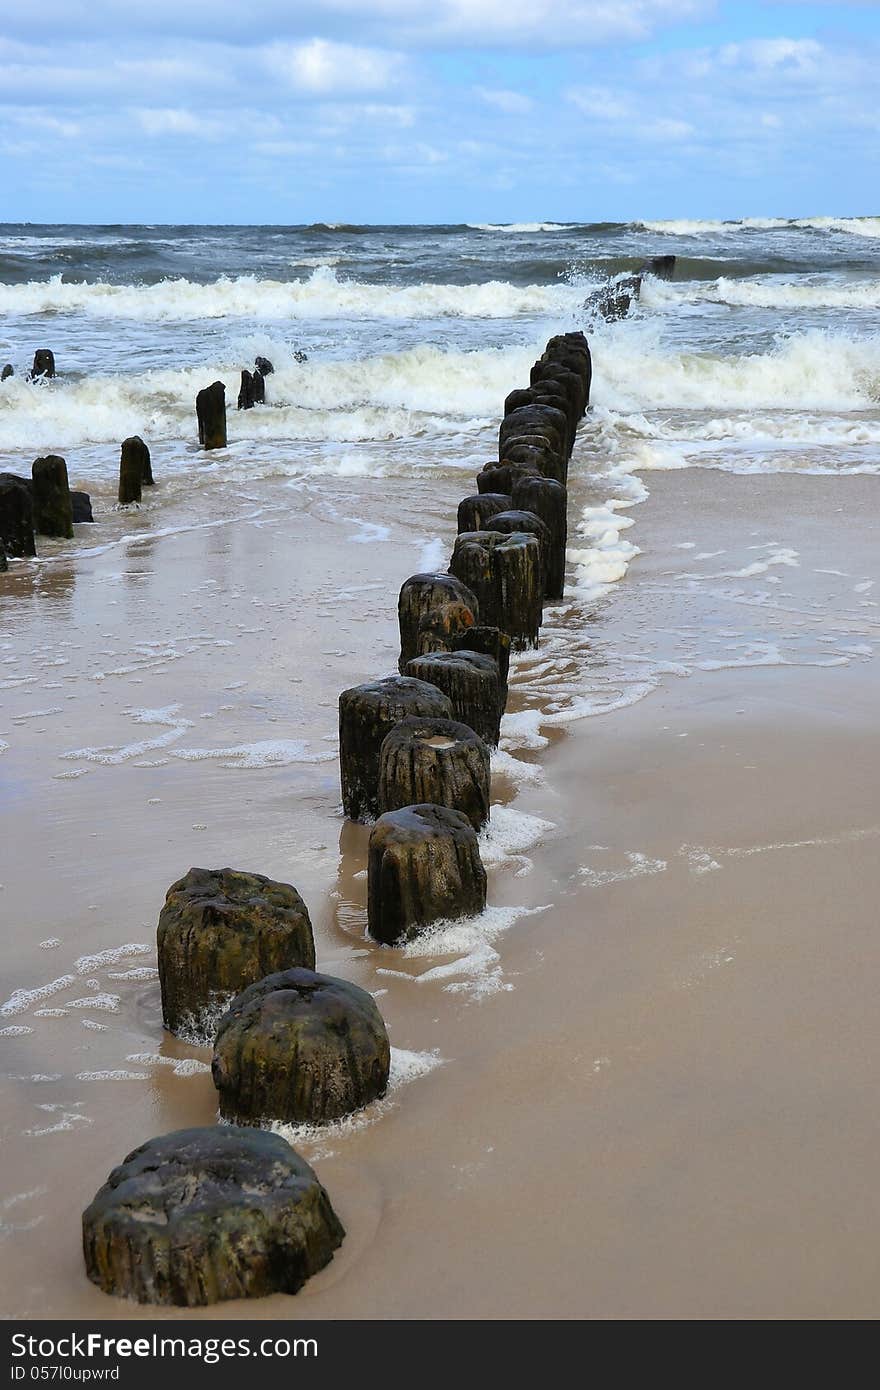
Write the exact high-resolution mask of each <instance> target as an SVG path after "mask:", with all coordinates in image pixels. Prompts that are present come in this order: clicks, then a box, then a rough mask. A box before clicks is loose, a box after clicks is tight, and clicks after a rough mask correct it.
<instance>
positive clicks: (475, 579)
mask: <svg viewBox="0 0 880 1390" xmlns="http://www.w3.org/2000/svg"><path fill="white" fill-rule="evenodd" d="M590 379H591V359H590V351H589V347H588V344H587V341H586V339H585V338H584V336H583V334H580V333H569V334H562V335H559V336H557V337H554V338H551V340H550V341H549V342H548V344H547V347H546V350H545V352H544V353H543V354H542V356H541V357H540V358H539V360H538V361H537V362H536V363H535V364H534V366H533V368H532V370H531V373H530V381H529V385H528V386H527V387H523V388H521V389H517V390H515V391H513V392H511V394H510V395H509V396H508V397H507V400H506V401H505V406H504V418H503V420H502V423H501V426H500V429H499V436H498V459H497V460H493V461H492V462H490V463H487V464H486V466H485V467H484V468H483V469H482V470H481V472H480V474H479V475H478V477H477V491H476V492H475V493H473V494H471V495H470V496H468V497H466V498H464V499H463V500H462V501H461V502H460V504H459V507H458V518H457V521H458V535H457V538H456V541H455V545H454V549H453V553H452V556H451V560H450V564H449V570H448V572H446V573H432V574H418V575H413V576H412V577H411V578H409V579H407V580H406V581H405V583H404V584H403V586H402V588H401V591H400V595H399V600H398V620H399V627H400V657H399V661H398V671H397V673H395V674H393V675H387V676H385V677H383V678H380V679H378V680H374V681H369V682H367V683H365V684H363V685H359V686H355V687H353V688H351V689H349V690H345V691H343V692H342V694H341V696H340V700H339V733H340V774H341V788H342V804H343V809H344V812H345V814H346V816H348V817H349V818H351V819H352V820H357V821H363V822H373V824H372V828H371V831H370V841H369V856H368V884H367V890H368V891H367V897H368V903H367V920H368V930H369V933H370V935H371V936H372V937H373V938H374V939H375V940H377V941H379V942H382V943H386V944H387V945H389V946H395V945H402V944H404V943H405V942H406V941H407V940H409V939H411V938H412V937H415V936H418V935H419V934H421V933H423V932H425V931H429V930H430V929H431V928H432V927H433V926H434V925H435V924H436V923H437V922H438V921H441V920H445V919H450V918H451V919H455V918H460V917H464V916H472V915H475V914H477V913H479V912H480V911H481V910H482V909H483V908H484V907H485V904H486V890H487V882H486V873H485V869H484V867H483V864H482V862H481V857H480V849H479V839H478V835H479V832H480V830H481V829H482V828H483V827H484V826H485V825H486V824H487V822H488V820H489V816H490V753H491V749H492V748H493V747H496V746H497V744H498V741H499V737H500V725H501V719H502V716H503V714H504V710H505V708H506V704H507V690H508V666H509V660H510V653H511V650H522V649H525V648H527V647H530V646H534V645H536V644H537V642H538V637H539V629H540V624H541V619H542V613H543V606H544V604H545V602H547V601H553V600H557V599H559V598H561V597H562V595H563V586H564V575H565V547H566V524H567V520H566V519H567V505H566V499H567V491H566V488H567V478H568V464H569V459H570V457H571V452H572V447H573V443H574V439H575V433H576V430H577V427H578V423H579V421H580V419H581V417H582V416H583V414H584V411H585V410H586V407H587V404H588V401H589V392H590ZM218 385H219V386H220V388H221V390H220V391H219V392H218V391H217V389H216V387H217V386H218ZM199 401H201V403H202V404H201V407H200V405H199ZM221 404H222V411H223V417H224V421H223V423H224V434H225V393H222V383H215V385H214V386H213V387H209V388H208V389H207V393H206V392H200V393H199V398H198V399H197V414H198V419H199V428H200V437H201V440H202V443H203V445H204V446H205V447H212V444H211V442H210V441H211V438H212V437H213V436H212V434H211V430H212V428H213V427H214V426H215V425H216V420H217V416H218V414H219V407H220V405H221ZM141 442H142V441H141ZM144 447H145V446H144ZM134 453H136V451H133V456H134ZM140 459H141V467H143V457H142V456H140ZM60 462H61V463H63V460H61V461H60ZM132 467H134V465H132ZM39 471H40V473H41V474H42V470H39ZM53 476H55V477H56V481H59V480H60V478H61V474H60V470H58V469H57V467H56V469H55V471H54V474H53ZM64 480H65V482H66V470H65V473H64ZM141 481H142V482H143V481H144V478H143V473H141ZM34 482H36V474H35V479H34ZM157 955H158V966H159V980H160V990H161V996H162V1014H163V1022H164V1025H165V1027H166V1029H168V1031H169V1032H171V1033H173V1034H176V1035H177V1036H179V1037H181V1038H183V1039H185V1040H187V1041H193V1040H201V1041H203V1042H204V1041H207V1042H211V1043H213V1049H214V1051H213V1060H212V1067H211V1071H212V1078H213V1081H214V1085H215V1087H216V1090H217V1094H218V1104H219V1113H220V1117H221V1119H222V1120H223V1121H225V1123H223V1124H220V1125H215V1126H208V1127H199V1128H194V1129H187V1130H179V1131H176V1132H175V1133H173V1134H168V1135H164V1136H161V1137H159V1138H155V1139H151V1140H148V1141H147V1142H146V1143H144V1144H141V1145H140V1146H139V1147H138V1148H136V1149H135V1150H134V1151H133V1152H132V1153H130V1154H129V1155H128V1156H127V1157H126V1158H125V1159H124V1160H123V1162H122V1163H121V1164H120V1165H119V1166H118V1167H116V1168H115V1169H114V1170H113V1171H112V1172H111V1174H110V1176H109V1178H108V1179H107V1182H106V1183H105V1184H104V1185H103V1186H102V1187H101V1188H100V1190H99V1191H98V1193H97V1194H96V1196H95V1198H94V1199H93V1201H92V1202H91V1203H90V1204H89V1206H88V1207H87V1208H86V1210H85V1212H84V1213H83V1252H84V1259H85V1267H86V1273H87V1274H88V1277H89V1278H90V1279H91V1280H92V1281H93V1283H95V1284H97V1285H98V1287H99V1288H101V1289H103V1290H104V1291H105V1292H107V1293H110V1294H115V1295H120V1296H125V1297H129V1298H134V1299H136V1300H138V1301H140V1302H144V1303H153V1304H174V1305H179V1306H196V1305H204V1304H208V1303H214V1302H217V1301H219V1300H222V1299H231V1298H252V1297H258V1296H261V1295H265V1294H270V1293H277V1292H284V1293H295V1292H296V1291H297V1290H298V1289H299V1288H300V1287H301V1286H302V1284H303V1283H304V1282H305V1281H306V1280H307V1279H308V1278H309V1277H310V1276H311V1275H312V1274H314V1273H315V1272H317V1271H318V1270H319V1269H321V1268H323V1266H324V1265H326V1264H327V1263H328V1262H329V1260H330V1259H332V1256H333V1252H334V1250H335V1249H336V1248H337V1247H338V1246H339V1244H340V1243H341V1241H342V1239H343V1238H344V1234H345V1233H344V1230H343V1228H342V1225H341V1223H340V1221H339V1219H338V1217H337V1216H336V1214H335V1212H334V1210H333V1208H332V1206H331V1203H330V1199H329V1197H328V1195H327V1193H326V1191H325V1190H324V1188H323V1187H322V1186H321V1184H320V1182H319V1181H318V1178H317V1177H316V1175H315V1173H314V1172H313V1171H312V1169H311V1168H310V1167H309V1165H308V1164H307V1163H306V1162H305V1161H304V1160H303V1159H302V1158H301V1157H300V1155H298V1154H297V1153H296V1152H295V1151H294V1150H293V1149H292V1148H291V1147H290V1145H289V1144H288V1143H287V1142H286V1141H285V1140H284V1139H283V1138H281V1136H280V1135H278V1134H277V1133H273V1132H271V1130H270V1129H269V1128H268V1126H270V1125H272V1124H275V1125H277V1124H284V1123H303V1122H305V1123H309V1124H316V1123H319V1124H320V1123H326V1122H328V1121H332V1120H336V1119H340V1118H342V1117H344V1116H346V1115H349V1114H351V1113H353V1112H355V1111H357V1110H358V1109H360V1108H362V1107H363V1106H365V1105H367V1104H369V1103H370V1102H371V1101H373V1100H375V1099H377V1098H379V1097H380V1096H382V1095H383V1094H384V1093H385V1090H386V1088H387V1085H388V1080H389V1074H390V1063H391V1049H390V1044H389V1039H388V1033H387V1030H386V1027H385V1023H384V1021H383V1019H382V1016H381V1014H380V1011H379V1009H378V1007H377V1005H376V1002H375V1000H374V999H373V997H372V996H371V995H370V994H369V993H368V992H367V991H365V990H363V989H361V988H359V987H358V986H356V985H353V984H351V983H349V982H347V981H344V980H340V979H336V978H334V977H332V976H329V975H324V974H319V973H318V972H317V971H316V969H315V966H316V953H315V941H314V933H313V930H312V924H311V921H310V918H309V913H308V909H307V907H306V905H305V903H304V902H303V900H302V898H301V897H300V895H299V893H298V892H297V891H296V889H295V888H294V887H293V886H292V885H290V884H286V883H281V882H278V881H274V880H271V879H267V878H265V877H263V876H262V875H259V874H253V873H247V872H243V871H240V870H234V869H228V868H227V869H199V868H193V869H190V870H189V871H188V873H186V874H185V875H184V877H183V878H182V879H180V880H178V882H176V883H175V884H173V885H172V886H171V888H170V889H169V890H168V893H167V894H166V899H165V904H164V906H163V908H162V911H161V913H160V917H159V925H158V931H157Z"/></svg>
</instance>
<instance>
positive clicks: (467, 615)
mask: <svg viewBox="0 0 880 1390" xmlns="http://www.w3.org/2000/svg"><path fill="white" fill-rule="evenodd" d="M473 626H474V614H473V610H472V609H471V608H469V607H468V605H467V604H466V603H444V604H443V606H442V607H441V608H432V609H431V611H430V613H426V614H425V616H424V617H423V618H420V619H419V630H418V634H417V636H416V655H417V656H426V655H427V654H428V652H448V651H449V650H450V648H451V646H452V643H453V641H454V640H455V639H456V638H457V637H461V636H463V635H465V636H466V635H467V633H468V632H470V630H471V628H472V627H473Z"/></svg>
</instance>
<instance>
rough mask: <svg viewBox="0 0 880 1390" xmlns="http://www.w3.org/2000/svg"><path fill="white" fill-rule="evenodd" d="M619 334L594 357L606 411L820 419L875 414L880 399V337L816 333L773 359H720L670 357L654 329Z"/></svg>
mask: <svg viewBox="0 0 880 1390" xmlns="http://www.w3.org/2000/svg"><path fill="white" fill-rule="evenodd" d="M620 327H621V328H622V329H623V331H622V332H620V333H618V334H616V335H614V336H613V337H610V338H609V339H608V340H607V342H604V343H602V344H601V348H597V350H596V352H595V356H594V372H593V388H592V398H593V401H594V403H595V405H596V406H597V407H599V408H600V409H603V408H604V409H610V410H612V411H615V412H624V413H630V412H638V411H644V410H645V409H647V408H656V407H660V408H664V407H668V408H672V409H675V410H683V409H684V410H687V409H691V408H695V409H700V410H705V409H709V410H711V411H712V412H713V414H717V412H718V411H719V410H730V409H733V410H755V409H758V410H761V409H767V408H771V409H777V410H787V411H792V410H807V411H811V412H813V413H815V412H816V411H818V410H823V411H827V410H831V411H834V410H843V411H848V410H860V409H862V410H863V409H865V408H870V407H874V406H875V405H876V403H877V398H878V395H880V335H876V334H875V335H869V334H865V335H861V336H859V337H852V336H848V335H847V334H846V333H843V332H823V331H822V330H820V329H811V330H808V331H804V332H802V333H797V334H794V335H792V336H791V337H789V338H784V339H781V340H780V341H779V342H778V344H777V345H776V346H775V347H774V348H773V349H772V350H771V351H770V352H755V353H741V354H736V353H731V354H728V355H724V356H722V355H720V354H718V353H709V352H674V351H670V350H669V348H668V346H667V345H665V344H664V343H663V341H662V338H661V336H660V334H659V332H658V329H657V327H656V325H654V324H650V323H645V322H642V323H632V324H623V325H620ZM597 423H599V420H598V419H597ZM634 423H635V424H636V425H638V421H637V420H636V421H635V422H634ZM645 424H646V425H647V422H645ZM648 428H649V429H650V426H648Z"/></svg>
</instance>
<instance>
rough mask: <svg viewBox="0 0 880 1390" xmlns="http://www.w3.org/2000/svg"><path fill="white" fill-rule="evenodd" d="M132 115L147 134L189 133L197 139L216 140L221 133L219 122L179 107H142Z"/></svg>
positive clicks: (221, 128)
mask: <svg viewBox="0 0 880 1390" xmlns="http://www.w3.org/2000/svg"><path fill="white" fill-rule="evenodd" d="M134 115H135V119H136V120H137V122H138V124H139V125H140V127H141V130H143V131H144V132H145V134H147V135H158V136H161V135H189V136H193V137H195V138H196V139H198V140H216V139H217V138H218V137H219V136H221V135H222V134H223V127H222V126H221V125H220V123H219V122H217V121H215V120H211V119H209V118H206V117H204V116H197V115H195V114H194V113H193V112H192V111H185V110H183V109H182V108H180V107H177V108H170V107H165V108H155V107H143V108H141V109H140V110H137V111H135V113H134Z"/></svg>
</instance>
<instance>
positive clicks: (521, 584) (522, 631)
mask: <svg viewBox="0 0 880 1390" xmlns="http://www.w3.org/2000/svg"><path fill="white" fill-rule="evenodd" d="M449 568H450V571H451V573H452V574H454V575H455V576H456V577H457V578H458V579H460V580H461V582H462V583H463V584H466V585H467V586H468V588H469V589H473V591H474V593H475V594H476V596H477V602H478V604H479V606H480V617H481V620H482V621H483V622H484V623H487V624H489V625H490V626H492V627H500V628H501V630H502V631H503V632H506V633H507V634H508V636H509V637H510V639H511V642H512V644H513V646H514V647H515V648H516V649H517V650H522V649H523V648H524V647H529V646H533V647H535V646H537V645H538V632H539V630H540V627H541V613H542V608H543V598H544V581H543V574H542V570H541V547H540V544H539V542H538V540H537V539H536V537H535V536H532V535H526V534H524V533H523V532H516V533H514V534H513V535H510V536H506V535H504V534H503V533H502V532H501V531H463V532H462V533H461V535H460V536H458V537H457V538H456V541H455V549H454V550H453V552H452V560H451V561H450V565H449Z"/></svg>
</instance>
